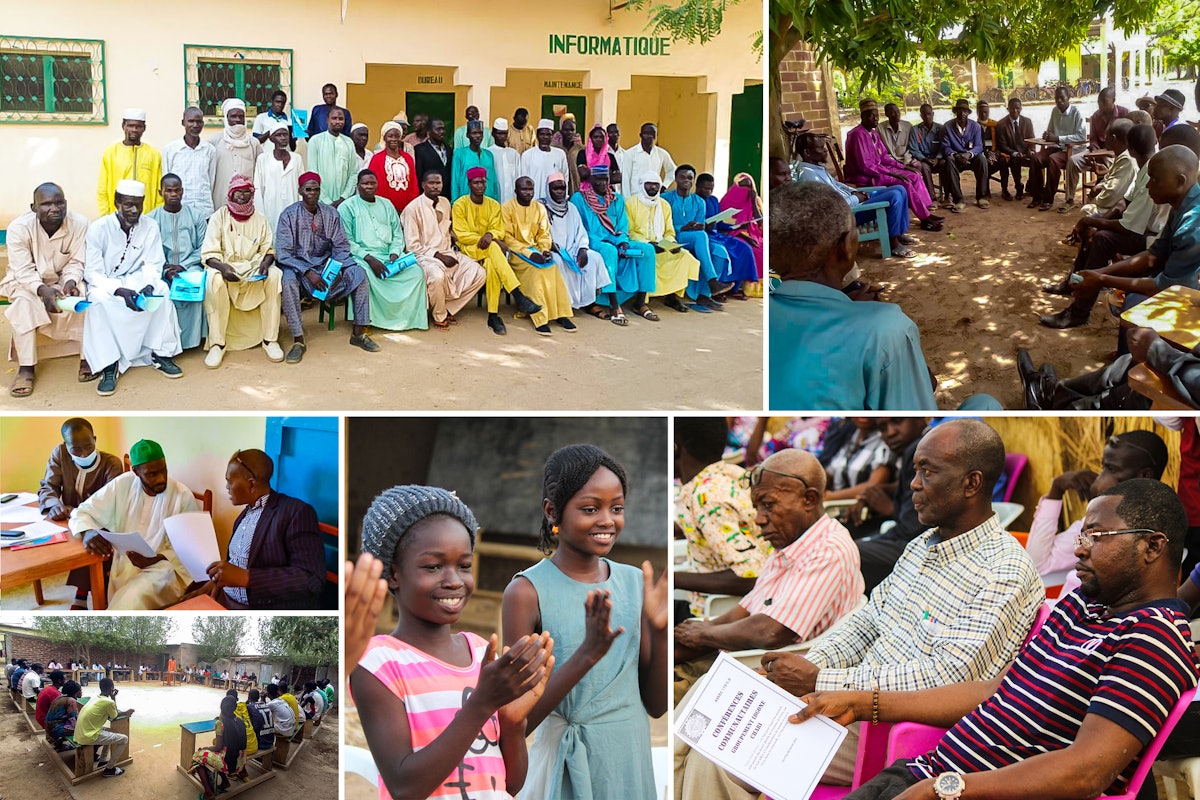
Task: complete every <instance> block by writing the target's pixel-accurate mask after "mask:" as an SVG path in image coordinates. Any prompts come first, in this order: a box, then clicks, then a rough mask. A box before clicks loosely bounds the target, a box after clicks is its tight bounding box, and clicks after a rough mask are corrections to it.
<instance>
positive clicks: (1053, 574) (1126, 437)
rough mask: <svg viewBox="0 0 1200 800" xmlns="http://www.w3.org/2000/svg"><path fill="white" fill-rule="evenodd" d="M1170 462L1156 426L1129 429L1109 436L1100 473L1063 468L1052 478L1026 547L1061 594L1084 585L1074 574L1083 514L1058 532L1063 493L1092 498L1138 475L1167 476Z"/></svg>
mask: <svg viewBox="0 0 1200 800" xmlns="http://www.w3.org/2000/svg"><path fill="white" fill-rule="evenodd" d="M1166 468H1167V444H1166V442H1164V441H1163V440H1162V437H1160V436H1159V435H1158V434H1156V433H1154V432H1153V431H1143V430H1136V431H1127V432H1125V433H1119V434H1117V435H1115V436H1110V437H1109V438H1108V441H1107V442H1106V443H1105V445H1104V454H1103V456H1102V457H1101V460H1100V474H1099V475H1097V474H1096V473H1094V472H1091V471H1090V470H1086V469H1085V470H1072V471H1070V472H1064V473H1063V474H1062V475H1059V476H1058V477H1057V478H1055V479H1054V482H1053V483H1051V484H1050V491H1049V492H1048V493H1047V494H1046V495H1044V496H1043V497H1042V499H1040V500H1038V504H1037V510H1036V511H1034V512H1033V522H1032V524H1031V525H1030V526H1029V541H1028V542H1027V543H1026V545H1025V552H1027V553H1029V557H1030V558H1032V559H1033V563H1034V565H1035V566H1036V567H1037V569H1038V572H1039V573H1040V574H1041V575H1042V576H1043V577H1044V578H1046V583H1047V585H1049V586H1053V585H1055V584H1058V583H1061V584H1062V590H1061V594H1066V593H1067V592H1069V591H1071V590H1072V589H1074V588H1075V587H1077V586H1079V578H1078V577H1076V575H1075V561H1076V559H1075V538H1076V535H1077V534H1078V533H1079V531H1081V530H1082V529H1083V520H1082V519H1078V520H1076V521H1075V522H1073V523H1071V524H1070V525H1069V526H1068V527H1067V528H1066V530H1063V531H1062V532H1058V521H1059V519H1061V517H1062V505H1063V502H1062V498H1063V495H1064V494H1066V493H1067V492H1069V491H1072V490H1073V491H1075V492H1076V493H1078V494H1079V496H1080V497H1081V498H1083V499H1084V500H1091V499H1092V498H1093V497H1098V496H1099V495H1100V494H1102V493H1103V492H1106V491H1108V490H1109V489H1111V488H1112V487H1114V486H1116V485H1117V484H1118V483H1121V482H1122V481H1127V480H1131V479H1133V478H1149V479H1151V480H1156V481H1157V480H1162V476H1163V471H1164V470H1165V469H1166Z"/></svg>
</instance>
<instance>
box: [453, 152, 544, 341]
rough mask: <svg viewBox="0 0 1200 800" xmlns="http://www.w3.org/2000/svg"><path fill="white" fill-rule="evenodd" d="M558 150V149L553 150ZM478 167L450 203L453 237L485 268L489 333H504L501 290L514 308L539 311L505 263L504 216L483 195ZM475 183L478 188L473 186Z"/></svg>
mask: <svg viewBox="0 0 1200 800" xmlns="http://www.w3.org/2000/svg"><path fill="white" fill-rule="evenodd" d="M556 152H561V151H556ZM479 169H480V168H478V167H476V168H475V171H474V172H472V173H470V174H468V176H467V178H468V179H469V180H470V181H475V182H476V183H475V184H474V185H473V186H472V187H471V191H470V193H469V194H467V195H466V196H464V197H460V198H458V199H457V200H455V201H454V205H453V206H451V219H452V224H453V228H454V239H455V241H457V242H458V248H459V249H460V250H462V252H464V253H466V254H467V255H468V256H470V257H471V258H473V259H475V260H476V261H478V262H479V263H480V264H481V265H482V266H483V268H484V270H486V271H487V281H486V283H485V287H486V294H487V304H488V316H487V325H488V327H489V328H491V329H492V333H494V334H496V335H497V336H504V335H505V334H507V333H508V328H506V327H505V325H504V320H502V319H501V318H500V289H501V287H503V288H504V290H505V291H507V292H508V293H509V294H510V295H512V298H513V302H514V303H515V305H516V307H517V311H518V312H520V313H522V314H528V315H530V316H533V315H534V314H536V313H538V312H539V311H541V310H542V307H541V306H540V305H538V304H537V303H536V302H534V300H533V299H532V298H530V297H528V296H526V295H525V293H524V292H522V291H521V281H520V280H519V279H518V278H517V274H516V273H515V272H514V271H513V268H512V265H511V264H509V263H508V245H507V244H505V243H504V216H503V214H502V213H501V212H500V204H499V203H497V202H496V201H495V200H493V199H492V198H490V197H488V196H487V195H486V194H484V192H483V189H485V188H486V187H487V170H483V172H482V174H481V173H480V172H479ZM475 186H479V187H481V188H480V189H478V190H477V189H476V188H475Z"/></svg>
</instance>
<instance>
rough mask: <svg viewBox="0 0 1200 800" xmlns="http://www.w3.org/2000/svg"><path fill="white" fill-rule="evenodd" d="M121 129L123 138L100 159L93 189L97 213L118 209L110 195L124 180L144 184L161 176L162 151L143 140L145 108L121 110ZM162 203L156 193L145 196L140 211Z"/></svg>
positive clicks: (156, 206)
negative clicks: (98, 181)
mask: <svg viewBox="0 0 1200 800" xmlns="http://www.w3.org/2000/svg"><path fill="white" fill-rule="evenodd" d="M121 130H122V131H124V132H125V138H124V139H122V140H121V141H119V142H115V143H113V144H112V145H109V147H108V149H106V150H105V151H104V155H103V156H102V157H101V159H100V183H99V186H98V187H97V189H96V205H97V206H98V207H99V209H100V216H102V217H103V216H104V215H105V214H111V213H113V212H114V211H116V210H117V207H116V205H115V204H114V203H113V196H114V195H115V194H116V191H117V184H118V183H120V182H121V181H123V180H133V181H141V183H142V185H143V186H151V187H153V186H158V183H159V181H160V180H161V179H162V154H161V153H159V152H158V151H157V150H155V149H154V148H153V147H151V146H150V145H148V144H142V135H143V134H145V132H146V112H145V111H143V110H142V109H140V108H127V109H125V111H124V112H123V113H122V114H121ZM160 205H162V198H161V197H159V196H158V195H154V196H153V197H147V198H146V204H145V206H144V207H143V209H142V211H143V213H144V212H146V211H152V210H153V209H155V208H158V206H160Z"/></svg>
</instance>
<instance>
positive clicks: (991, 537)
mask: <svg viewBox="0 0 1200 800" xmlns="http://www.w3.org/2000/svg"><path fill="white" fill-rule="evenodd" d="M914 464H915V475H914V478H913V484H912V485H913V505H914V506H915V507H916V509H917V514H918V517H919V519H920V522H921V524H922V525H925V526H927V527H928V528H929V530H927V531H926V532H925V533H923V534H922V535H920V536H918V537H917V538H916V539H914V540H913V541H912V542H910V543H909V545H908V546H907V547H906V548H905V549H904V553H903V554H902V555H901V556H900V560H899V561H898V562H897V564H896V568H895V570H893V571H892V574H891V575H889V576H888V577H886V578H885V579H884V580H883V582H882V583H880V584H879V586H878V587H876V589H875V591H873V592H871V598H870V601H869V602H868V603H867V605H866V607H865V608H862V609H860V610H859V611H856V612H854V613H853V614H851V615H850V617H849V618H848V619H846V620H844V621H843V622H841V623H840V624H839V625H837V626H836V627H835V628H833V630H831V631H830V632H829V633H827V634H825V636H823V637H821V640H820V641H819V642H817V643H814V645H813V647H812V649H811V650H809V651H808V653H807V654H806V655H798V654H795V653H767V654H766V655H764V656H763V658H762V666H763V670H764V672H765V673H766V676H767V679H768V680H770V681H772V682H773V683H775V684H777V685H778V686H780V687H781V688H783V689H786V690H787V691H789V692H791V693H792V694H794V695H796V696H797V697H803V696H805V695H808V694H810V693H811V692H813V691H822V692H825V691H831V690H835V689H857V690H867V691H868V697H869V696H870V695H869V692H870V690H871V689H873V688H875V689H879V690H882V691H901V690H906V691H912V690H918V689H926V688H929V687H934V686H942V685H944V684H946V683H951V682H954V681H970V680H988V679H992V678H995V677H996V676H998V675H999V674H1001V673H1002V672H1003V670H1004V668H1005V667H1006V666H1007V665H1008V663H1009V662H1010V661H1011V660H1012V658H1013V656H1015V655H1016V653H1017V651H1018V650H1019V649H1020V647H1021V642H1022V641H1023V640H1024V638H1025V636H1026V634H1028V633H1029V627H1030V625H1032V624H1033V620H1034V618H1035V616H1036V614H1037V609H1038V606H1040V605H1041V603H1042V601H1043V600H1044V598H1045V594H1044V592H1043V589H1042V583H1041V581H1040V580H1038V575H1037V570H1035V569H1034V567H1033V564H1032V563H1031V562H1030V560H1029V556H1028V555H1026V554H1025V551H1024V550H1023V549H1022V548H1021V545H1020V544H1019V543H1018V542H1017V540H1016V539H1014V538H1013V537H1012V536H1010V535H1009V534H1008V532H1006V531H1005V530H1004V529H1003V528H1001V527H1000V523H999V521H998V519H997V517H996V515H995V513H994V512H993V511H992V488H993V486H994V485H995V483H996V480H997V479H998V478H999V477H1000V475H1001V473H1002V472H1003V471H1004V443H1003V442H1002V441H1001V440H1000V435H999V434H997V433H996V431H995V430H993V429H992V428H991V427H990V426H988V425H987V424H986V423H984V422H981V421H979V420H974V419H956V420H951V421H949V422H944V423H942V424H941V425H938V426H937V427H936V428H934V429H933V430H931V431H930V432H929V433H927V434H925V436H924V437H922V438H921V440H920V443H919V444H918V445H917V449H916V454H915V457H914ZM868 717H869V714H868ZM857 746H858V730H857V728H852V729H851V730H850V735H849V736H847V737H846V739H845V740H844V741H843V743H842V746H841V747H840V748H839V750H838V753H837V755H836V756H835V758H834V760H833V762H832V763H831V764H830V766H829V769H828V770H827V771H826V773H825V776H824V777H823V778H822V781H823V782H825V783H833V784H847V783H849V782H850V778H851V775H852V773H853V770H854V760H855V759H854V757H855V752H856V750H857ZM679 767H680V760H679V746H678V744H677V745H676V772H675V775H676V781H675V797H676V798H677V800H680V798H689V800H708V798H737V799H738V800H749V799H750V798H754V797H757V792H756V791H755V790H753V789H751V788H750V787H748V786H747V785H746V784H744V783H743V782H741V781H739V780H738V779H736V778H733V777H732V776H730V775H728V774H726V773H724V772H723V771H721V770H719V769H717V768H716V767H715V766H714V765H713V764H712V763H711V762H709V761H708V760H707V759H704V758H700V757H698V756H694V755H693V756H692V757H691V758H688V759H687V761H686V769H685V770H684V771H682V772H681V771H680V769H679Z"/></svg>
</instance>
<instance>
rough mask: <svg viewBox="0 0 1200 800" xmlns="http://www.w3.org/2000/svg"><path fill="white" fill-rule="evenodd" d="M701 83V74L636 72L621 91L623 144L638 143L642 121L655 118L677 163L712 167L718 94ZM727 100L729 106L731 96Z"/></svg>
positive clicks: (660, 137) (619, 117)
mask: <svg viewBox="0 0 1200 800" xmlns="http://www.w3.org/2000/svg"><path fill="white" fill-rule="evenodd" d="M700 83H701V79H698V78H669V77H654V76H646V75H636V76H634V78H633V81H632V83H631V85H630V88H629V89H628V90H627V91H623V92H620V100H619V102H618V109H619V110H620V113H619V114H618V115H617V124H618V125H620V126H621V146H622V147H625V148H630V147H636V146H637V144H638V132H639V131H640V130H641V127H642V125H643V124H644V123H647V122H653V123H655V124H656V125H658V145H659V146H660V147H664V148H666V149H667V151H669V152H670V153H671V158H673V159H675V163H676V164H691V165H693V166H695V167H696V168H697V171H698V172H710V171H712V170H713V169H714V167H713V162H714V158H715V154H716V147H715V140H716V110H717V98H716V95H714V94H712V93H707V92H701V91H700V88H699V87H700ZM741 90H742V87H738V91H739V92H740V91H741ZM724 102H725V104H726V106H728V104H729V103H730V102H731V100H730V99H725V100H724ZM726 111H728V108H726ZM726 129H728V121H726ZM726 167H728V154H726ZM630 177H632V178H636V176H630ZM718 180H719V177H718ZM718 185H724V184H722V183H718Z"/></svg>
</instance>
